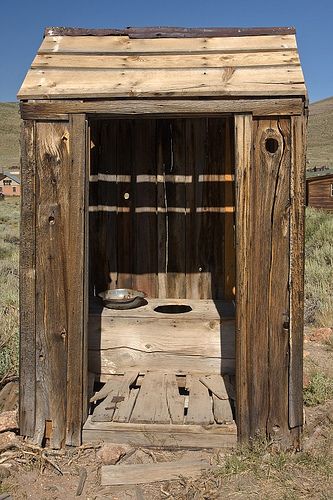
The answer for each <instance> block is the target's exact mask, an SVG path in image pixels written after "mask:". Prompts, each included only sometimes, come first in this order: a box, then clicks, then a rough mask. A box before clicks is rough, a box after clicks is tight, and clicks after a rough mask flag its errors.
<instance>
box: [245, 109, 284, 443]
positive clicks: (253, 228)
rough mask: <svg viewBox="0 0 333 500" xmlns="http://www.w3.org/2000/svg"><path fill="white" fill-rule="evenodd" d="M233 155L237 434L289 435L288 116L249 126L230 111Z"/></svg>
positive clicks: (247, 121) (251, 435) (281, 438)
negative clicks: (233, 133) (235, 225)
mask: <svg viewBox="0 0 333 500" xmlns="http://www.w3.org/2000/svg"><path fill="white" fill-rule="evenodd" d="M251 128H252V131H251ZM251 132H252V134H253V136H252V137H253V150H252V141H251ZM267 140H268V141H270V142H268V143H267V142H266V141H267ZM274 141H275V143H274ZM272 143H273V145H274V146H276V148H273V149H274V150H273V151H272V150H270V146H271V145H272ZM236 153H237V155H236V193H237V211H236V216H237V228H236V229H237V233H236V238H237V267H238V283H237V308H236V315H237V320H236V338H237V337H238V343H237V349H236V366H237V368H236V377H237V412H238V428H239V435H240V437H241V439H243V438H245V439H248V438H249V437H254V436H255V434H256V433H257V432H263V433H266V432H267V433H268V434H270V435H271V436H272V437H273V436H275V437H278V439H279V440H280V441H281V440H282V441H283V440H288V439H289V435H288V434H289V431H288V426H287V425H286V422H287V404H288V398H287V393H288V380H287V370H286V363H287V359H288V344H287V341H288V335H287V332H286V330H285V327H284V324H285V321H286V313H287V311H288V300H289V299H288V258H289V257H288V253H289V244H288V240H289V170H290V129H289V121H288V120H287V119H281V118H280V119H276V120H273V119H267V120H266V119H261V120H260V119H258V120H254V122H253V126H252V127H251V119H250V118H248V117H246V116H242V117H237V118H236ZM251 154H252V155H253V156H252V157H251ZM272 186H273V187H274V189H273V187H272ZM259 263H260V265H259ZM253 290H257V293H256V294H253V293H251V292H252V291H253ZM250 293H251V300H250V299H249V297H250V295H249V294H250ZM259 304H260V305H259ZM249 367H251V369H249Z"/></svg>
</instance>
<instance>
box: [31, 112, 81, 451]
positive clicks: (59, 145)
mask: <svg viewBox="0 0 333 500" xmlns="http://www.w3.org/2000/svg"><path fill="white" fill-rule="evenodd" d="M36 169H37V178H36V197H37V199H38V203H37V212H36V249H37V251H36V374H37V386H36V428H35V440H36V441H37V442H38V443H41V442H42V439H43V437H44V428H45V421H46V420H51V421H52V435H51V440H50V444H51V447H54V448H59V447H61V446H62V445H63V444H64V443H65V435H66V383H65V381H66V380H67V339H68V333H69V331H68V316H67V303H66V297H67V275H66V271H67V269H68V267H67V260H66V259H67V251H66V242H67V241H68V225H69V215H70V214H69V212H68V210H66V208H67V207H68V206H69V190H68V189H67V188H68V180H69V179H68V176H69V172H70V170H71V169H70V152H69V125H68V124H67V123H63V124H59V123H42V122H41V123H37V124H36ZM79 405H80V406H81V401H80V402H79Z"/></svg>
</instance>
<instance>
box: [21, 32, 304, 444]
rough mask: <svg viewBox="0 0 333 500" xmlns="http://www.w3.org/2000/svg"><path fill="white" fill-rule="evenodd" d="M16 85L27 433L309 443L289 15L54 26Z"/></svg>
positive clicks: (300, 164) (300, 189)
mask: <svg viewBox="0 0 333 500" xmlns="http://www.w3.org/2000/svg"><path fill="white" fill-rule="evenodd" d="M18 97H19V99H20V106H21V108H20V109H21V117H22V143H21V144H22V190H23V193H22V223H21V270H20V296H21V306H20V307H21V329H20V332H21V333H20V339H21V340H20V349H21V351H20V352H21V355H20V431H21V434H22V435H27V436H32V437H34V439H35V440H36V441H37V442H40V443H41V442H42V441H43V439H44V438H48V439H49V440H50V445H51V446H53V447H61V446H63V445H79V444H80V443H81V441H82V440H83V441H84V440H88V439H89V440H91V439H105V440H109V441H115V442H126V441H129V442H132V443H136V444H141V445H145V446H147V445H165V446H185V447H186V446H203V447H212V446H218V447H224V446H230V445H232V444H234V443H235V442H236V441H237V436H238V439H239V440H240V441H248V440H249V439H251V438H254V437H255V436H256V435H267V436H269V437H270V438H271V439H272V440H275V441H277V442H279V443H280V444H281V446H284V447H288V446H293V447H296V448H297V447H299V445H300V444H299V443H300V434H301V430H302V424H303V408H302V336H303V225H304V172H305V127H306V116H307V97H306V88H305V84H304V78H303V73H302V70H301V66H300V61H299V56H298V52H297V46H296V38H295V31H294V29H293V28H254V29H248V28H239V29H238V28H237V29H230V28H227V29H224V28H204V29H197V28H135V29H134V28H128V29H124V30H119V29H102V30H88V29H77V28H48V29H46V31H45V36H44V39H43V42H42V44H41V47H40V49H39V51H38V53H37V55H36V57H35V59H34V61H33V63H32V65H31V68H30V69H29V71H28V73H27V76H26V78H25V80H24V82H23V85H22V87H21V89H20V91H19V93H18ZM119 288H128V289H135V290H141V291H143V292H144V293H145V294H146V298H145V301H144V304H143V305H141V306H140V307H137V308H135V309H128V310H115V309H108V308H105V307H103V305H102V302H101V300H100V299H98V294H99V293H100V292H102V291H105V290H112V289H119ZM90 400H91V401H90Z"/></svg>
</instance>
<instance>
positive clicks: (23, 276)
mask: <svg viewBox="0 0 333 500" xmlns="http://www.w3.org/2000/svg"><path fill="white" fill-rule="evenodd" d="M21 180H22V192H21V225H20V231H21V236H20V241H21V245H20V433H21V434H22V435H25V436H30V437H32V436H33V435H34V428H35V402H36V393H35V390H36V367H35V355H36V354H35V353H36V331H35V311H36V302H35V279H36V275H35V268H36V263H35V258H36V253H35V248H36V247H35V245H36V234H35V213H36V205H35V122H34V121H32V120H25V121H23V122H22V124H21Z"/></svg>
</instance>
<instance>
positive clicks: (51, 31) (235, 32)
mask: <svg viewBox="0 0 333 500" xmlns="http://www.w3.org/2000/svg"><path fill="white" fill-rule="evenodd" d="M289 34H295V28H294V27H293V26H282V27H281V26H276V27H269V28H266V27H265V28H184V27H175V26H172V27H170V26H155V27H140V28H136V27H129V28H70V27H57V26H56V27H53V26H51V27H47V28H45V30H44V36H115V35H118V36H128V37H129V38H140V37H143V38H167V37H171V38H175V37H176V38H177V37H180V38H187V37H188V38H192V37H194V38H196V37H200V36H201V37H202V36H204V37H205V38H208V37H212V36H214V37H216V36H219V37H223V36H227V37H230V36H235V37H237V36H262V35H289Z"/></svg>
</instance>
